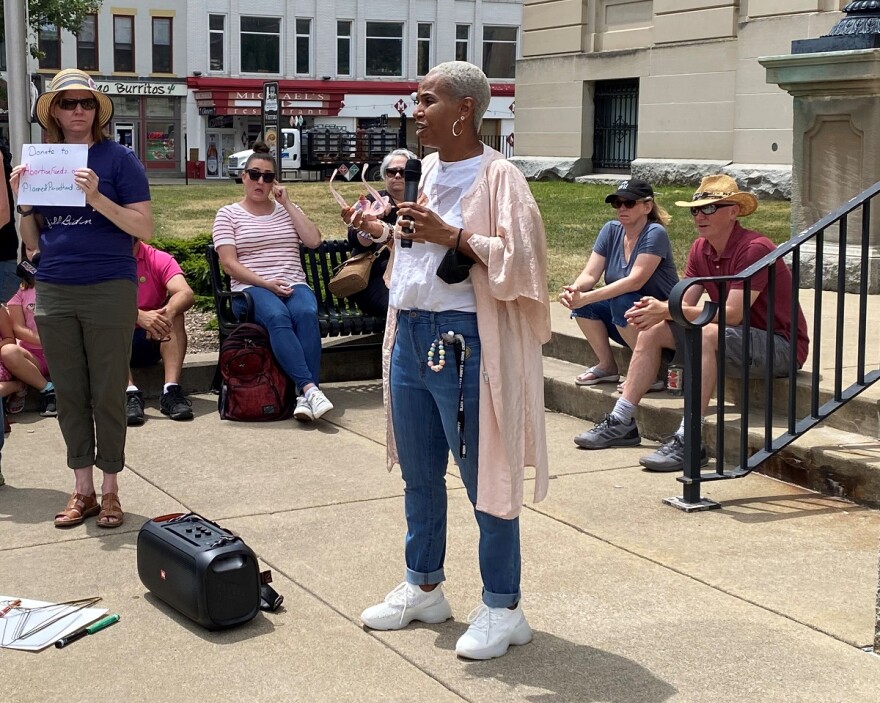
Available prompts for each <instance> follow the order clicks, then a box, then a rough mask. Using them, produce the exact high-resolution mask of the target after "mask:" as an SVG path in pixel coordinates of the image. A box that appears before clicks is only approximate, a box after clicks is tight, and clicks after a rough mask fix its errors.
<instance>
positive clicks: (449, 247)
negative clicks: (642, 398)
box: [361, 61, 550, 659]
mask: <svg viewBox="0 0 880 703" xmlns="http://www.w3.org/2000/svg"><path fill="white" fill-rule="evenodd" d="M417 95H418V99H417V105H416V107H415V109H414V111H413V117H414V119H415V125H416V130H417V133H418V135H419V139H420V140H421V143H422V144H424V145H425V146H430V147H434V148H436V149H437V152H436V153H434V154H431V155H430V156H428V157H426V158H425V160H424V162H423V164H422V180H421V188H420V190H421V193H420V196H419V198H418V200H417V202H405V203H402V204H401V205H400V208H399V211H398V214H399V216H400V217H401V220H409V222H407V223H406V225H407V231H409V232H410V234H408V235H401V233H400V229H398V231H397V237H398V238H399V237H400V236H407V237H410V238H411V239H412V242H413V244H412V247H409V248H402V247H400V246H395V247H394V253H393V254H392V258H391V261H390V264H389V271H390V274H388V273H386V279H387V280H389V282H390V283H389V289H390V290H389V304H390V311H389V316H388V325H387V327H386V332H385V348H384V386H385V396H386V397H385V408H386V421H387V428H388V444H387V446H388V463H389V467H391V466H393V464H394V463H398V462H399V464H400V467H401V472H402V475H403V480H404V483H405V499H404V507H405V513H406V524H407V532H406V546H405V551H404V557H405V562H406V569H405V572H404V581H403V583H401V584H400V585H399V586H397V587H396V588H395V589H393V590H392V591H391V592H390V593H389V594H388V595H387V596H386V598H385V600H384V602H382V603H380V604H378V605H375V606H372V607H370V608H367V609H366V610H365V611H364V612H363V614H362V615H361V619H362V620H363V622H364V624H365V625H367V626H368V627H371V628H374V629H380V630H396V629H400V628H402V627H405V626H406V625H407V624H409V623H410V622H412V621H413V620H419V621H422V622H428V623H439V622H443V621H444V620H446V619H448V618H450V617H452V610H451V607H450V605H449V603H448V602H447V600H446V598H445V596H444V594H443V591H442V587H441V585H440V584H441V583H442V582H443V581H444V579H445V575H444V570H443V569H444V558H445V555H446V515H447V496H446V477H445V475H446V467H447V461H448V457H449V453H450V451H451V452H452V455H453V457H454V459H455V462H456V464H457V465H458V469H459V472H460V474H461V479H462V481H463V482H464V485H465V487H466V489H467V495H468V498H469V499H470V502H471V503H472V504H473V506H474V514H475V516H476V520H477V525H478V526H479V531H480V542H479V562H480V573H481V576H482V582H483V590H482V600H481V602H480V604H479V605H478V607H477V608H476V609H475V610H474V611H473V612H472V613H471V616H470V618H469V620H470V627H469V628H468V630H467V632H466V633H465V634H464V635H462V637H461V638H460V639H459V640H458V643H457V644H456V648H455V651H456V653H457V654H458V655H459V656H462V657H467V658H470V659H490V658H492V657H499V656H501V655H503V654H505V653H506V652H507V649H508V647H509V646H510V645H511V644H517V645H522V644H526V643H527V642H529V641H530V640H531V637H532V633H531V629H530V628H529V625H528V623H527V622H526V619H525V616H524V615H523V610H522V607H521V605H520V598H521V594H520V535H519V513H520V510H521V508H522V503H523V474H524V471H525V467H527V466H529V467H533V468H534V470H535V474H536V481H535V493H534V499H535V500H536V501H537V500H541V499H542V498H543V497H544V495H545V494H546V491H547V448H546V439H545V428H544V391H543V374H542V366H541V345H542V344H543V343H544V342H546V341H547V340H548V339H549V338H550V315H549V306H548V294H547V282H546V243H545V238H544V227H543V224H542V222H541V216H540V213H539V212H538V207H537V205H536V204H535V201H534V199H533V198H532V194H531V192H530V190H529V187H528V184H527V183H526V181H525V178H523V176H522V174H521V173H520V172H519V171H518V170H517V169H516V167H515V166H513V165H512V164H510V163H509V162H508V161H506V160H505V159H504V157H503V156H502V155H501V154H499V153H498V152H496V151H494V150H493V149H490V148H488V147H487V146H485V145H483V144H482V142H481V141H480V139H479V136H478V135H479V127H480V122H481V120H482V117H483V114H484V112H485V111H486V108H487V106H488V104H489V95H490V93H489V82H488V80H487V79H486V76H485V75H484V74H483V72H482V71H481V70H480V69H479V68H477V67H476V66H474V65H473V64H470V63H466V62H462V61H452V62H448V63H443V64H440V65H438V66H436V67H435V68H434V69H432V70H431V71H430V73H429V74H428V75H427V76H426V77H425V78H424V79H423V80H422V82H421V83H420V85H419V89H418V94H417ZM401 224H403V222H401Z"/></svg>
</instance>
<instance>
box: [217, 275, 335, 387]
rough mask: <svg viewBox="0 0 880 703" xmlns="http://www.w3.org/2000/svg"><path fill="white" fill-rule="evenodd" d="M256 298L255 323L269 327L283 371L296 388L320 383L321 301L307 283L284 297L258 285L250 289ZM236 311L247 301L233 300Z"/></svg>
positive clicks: (243, 309) (298, 286) (249, 291)
mask: <svg viewBox="0 0 880 703" xmlns="http://www.w3.org/2000/svg"><path fill="white" fill-rule="evenodd" d="M247 292H248V293H250V295H251V298H252V299H253V301H254V322H256V323H257V324H258V325H262V326H263V327H265V328H266V332H268V333H269V343H270V344H271V345H272V353H273V354H275V358H276V359H277V360H278V364H279V365H280V366H281V368H282V369H283V370H284V373H286V374H287V376H288V377H289V378H291V379H293V381H294V382H295V383H296V385H297V388H298V389H299V390H302V388H303V386H305V385H307V384H309V383H314V384H315V385H318V377H319V375H320V372H321V329H320V328H319V327H318V301H317V300H316V299H315V293H314V291H312V289H311V288H309V287H308V286H307V285H306V284H304V283H302V284H297V285H295V286H294V287H293V293H292V294H291V295H289V296H288V297H287V298H281V297H279V296H277V295H275V294H274V293H273V292H272V291H270V290H267V289H265V288H260V287H259V286H250V287H249V288H247ZM232 307H233V311H234V312H235V314H236V315H241V314H242V313H243V312H244V311H245V304H244V302H242V301H241V300H240V299H235V300H233V301H232Z"/></svg>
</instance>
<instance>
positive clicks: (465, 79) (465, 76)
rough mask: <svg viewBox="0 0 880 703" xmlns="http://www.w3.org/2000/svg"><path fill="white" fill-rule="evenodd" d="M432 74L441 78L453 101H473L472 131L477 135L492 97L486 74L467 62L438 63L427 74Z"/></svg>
mask: <svg viewBox="0 0 880 703" xmlns="http://www.w3.org/2000/svg"><path fill="white" fill-rule="evenodd" d="M432 73H439V74H440V75H441V76H443V78H444V79H445V81H444V82H445V84H446V86H447V87H448V88H449V91H450V93H451V94H452V97H453V98H454V99H456V100H464V98H471V99H472V100H473V101H474V130H475V131H476V132H477V134H479V133H480V125H481V124H482V123H483V115H485V114H486V110H487V109H489V98H490V97H492V89H491V87H490V86H489V79H488V78H486V74H485V73H483V72H482V71H481V70H480V69H479V68H478V67H477V66H474V64H472V63H468V62H467V61H446V62H445V63H438V64H437V65H436V66H434V68H432V69H431V70H430V71H429V72H428V75H431V74H432Z"/></svg>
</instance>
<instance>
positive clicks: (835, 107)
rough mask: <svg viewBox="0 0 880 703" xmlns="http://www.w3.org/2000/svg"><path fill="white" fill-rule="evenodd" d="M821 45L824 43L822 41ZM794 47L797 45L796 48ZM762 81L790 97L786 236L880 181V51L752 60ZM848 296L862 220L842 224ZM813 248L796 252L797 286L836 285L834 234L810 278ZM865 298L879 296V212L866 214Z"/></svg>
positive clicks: (832, 231)
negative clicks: (764, 76) (761, 69)
mask: <svg viewBox="0 0 880 703" xmlns="http://www.w3.org/2000/svg"><path fill="white" fill-rule="evenodd" d="M823 39H826V38H823ZM797 43H798V42H795V44H797ZM758 61H759V62H760V63H761V65H762V66H764V68H765V69H766V70H767V82H768V83H776V84H777V85H779V86H780V87H781V88H782V89H783V90H785V91H787V92H788V93H790V94H791V95H792V97H793V98H794V129H793V158H792V194H791V228H792V236H794V235H796V234H798V233H800V232H802V231H803V230H804V229H806V228H807V227H809V226H810V225H812V224H813V223H815V222H816V221H817V220H819V219H820V218H821V217H823V216H824V215H827V214H828V213H830V212H832V211H834V210H836V209H837V208H839V207H840V206H841V205H843V204H844V203H846V201H847V200H849V199H850V198H852V197H854V196H856V195H858V194H859V193H861V192H862V191H863V190H865V189H866V188H868V187H870V186H872V185H873V184H874V183H876V182H877V181H880V48H869V49H856V50H847V51H822V52H819V53H801V54H789V55H786V56H770V57H764V58H760V59H758ZM847 225H848V226H847V250H846V251H847V253H846V261H845V262H843V265H844V266H846V268H847V270H848V273H847V277H846V278H847V290H848V291H849V292H857V291H858V285H859V278H860V269H859V256H860V254H861V246H860V241H861V215H860V214H859V213H858V212H857V213H854V215H853V216H851V217H850V218H849V221H848V223H847ZM814 257H815V245H812V246H809V247H808V246H807V245H804V247H803V248H802V253H801V267H802V269H801V270H802V275H801V283H802V285H804V286H807V287H812V286H813V282H814V279H815V276H816V274H817V273H819V275H820V276H821V277H822V280H824V281H826V284H825V288H826V289H834V288H836V284H837V271H838V266H839V265H840V264H841V262H840V261H839V260H838V259H839V238H838V232H837V228H836V227H834V228H829V229H828V230H826V233H825V251H824V260H825V270H824V271H822V272H816V271H815V266H814V262H815V258H814ZM868 291H869V292H870V293H880V208H877V207H875V208H872V213H871V226H870V236H869V274H868Z"/></svg>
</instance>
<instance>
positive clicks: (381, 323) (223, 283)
mask: <svg viewBox="0 0 880 703" xmlns="http://www.w3.org/2000/svg"><path fill="white" fill-rule="evenodd" d="M350 251H351V249H350V244H349V243H348V240H347V239H331V240H328V241H324V242H321V244H320V246H318V248H317V249H306V248H305V247H303V249H302V254H301V256H302V266H303V270H304V271H305V273H306V279H307V280H308V282H309V285H311V286H312V289H313V290H314V291H315V297H316V298H317V300H318V325H319V326H320V329H321V337H322V338H323V339H326V338H335V337H338V338H340V341H342V340H343V339H344V340H345V343H344V344H326V345H325V346H324V349H323V353H324V354H327V353H333V352H360V351H372V352H376V351H377V350H378V349H379V348H380V347H381V346H382V337H381V334H382V332H384V331H385V318H384V317H382V318H380V317H374V316H372V315H367V314H365V313H364V312H363V311H362V310H361V309H360V308H358V307H357V305H355V304H354V303H353V302H351V301H349V300H346V299H345V298H337V297H336V296H335V295H333V294H332V293H330V290H329V289H328V287H327V283H328V281H329V280H330V278H331V277H332V276H333V272H334V271H335V270H336V268H337V267H338V266H339V264H341V263H342V262H343V261H345V260H346V259H347V258H348V256H349V253H350ZM205 256H206V257H207V259H208V268H209V270H210V272H211V290H212V291H213V294H214V310H215V312H216V313H217V327H218V331H219V334H220V343H221V344H222V343H223V340H224V339H226V337H228V336H229V334H230V333H231V332H232V330H233V329H235V327H236V326H237V325H239V324H241V323H242V322H253V318H254V313H253V301H252V300H251V297H250V295H249V294H248V292H247V291H233V290H232V289H231V287H230V283H229V276H228V275H227V274H226V272H225V271H223V269H222V268H221V266H220V259H219V257H218V256H217V252H216V251H215V249H214V245H213V244H208V245H207V247H206V248H205ZM236 298H241V299H242V300H244V301H245V303H246V305H247V310H246V312H245V314H244V315H243V316H241V317H239V316H237V315H236V314H235V313H234V312H233V310H232V301H233V300H234V299H236ZM359 337H361V338H363V339H362V340H358V338H359ZM346 338H348V339H346ZM216 380H217V379H215V385H216Z"/></svg>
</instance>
